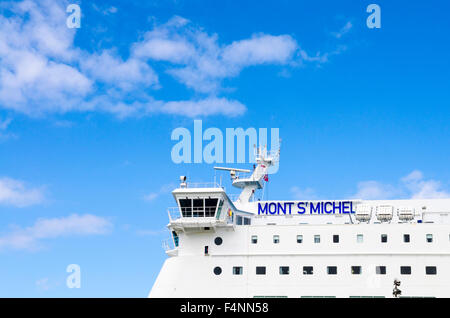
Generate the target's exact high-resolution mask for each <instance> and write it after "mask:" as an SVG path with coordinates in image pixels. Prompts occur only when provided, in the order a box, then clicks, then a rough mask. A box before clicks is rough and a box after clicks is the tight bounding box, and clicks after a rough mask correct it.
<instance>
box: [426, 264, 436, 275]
mask: <svg viewBox="0 0 450 318" xmlns="http://www.w3.org/2000/svg"><path fill="white" fill-rule="evenodd" d="M425 273H426V274H427V275H436V274H437V269H436V266H427V267H425Z"/></svg>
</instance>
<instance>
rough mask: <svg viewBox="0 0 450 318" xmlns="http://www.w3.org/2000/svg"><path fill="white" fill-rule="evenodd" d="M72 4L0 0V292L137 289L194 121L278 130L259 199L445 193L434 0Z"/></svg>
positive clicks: (151, 273)
mask: <svg viewBox="0 0 450 318" xmlns="http://www.w3.org/2000/svg"><path fill="white" fill-rule="evenodd" d="M73 3H77V4H79V5H80V7H81V10H82V18H81V28H80V29H68V28H67V26H66V18H67V16H68V14H67V13H66V12H65V11H66V10H65V8H66V6H67V5H68V4H69V3H68V2H65V1H56V0H55V1H11V2H8V1H6V2H1V5H0V259H1V261H0V296H1V297H6V296H17V297H23V296H24V297H54V296H57V297H93V296H99V297H145V296H146V295H147V294H148V292H149V290H150V288H151V286H152V284H153V282H154V280H155V279H156V276H157V274H158V272H159V269H160V267H161V266H162V263H163V261H164V259H165V254H164V251H163V249H162V248H161V241H162V240H163V239H165V238H166V237H168V233H167V232H165V225H166V224H167V214H166V208H167V207H170V206H173V205H174V201H173V199H172V197H171V195H170V189H171V188H172V187H174V186H175V185H177V182H178V177H179V175H184V174H186V175H188V176H189V178H190V180H192V181H199V182H200V181H212V178H213V176H214V172H213V170H212V166H213V165H208V164H175V163H173V162H172V161H171V156H170V153H171V149H172V147H173V145H174V144H175V142H174V141H171V139H170V136H171V133H172V131H173V129H175V128H177V127H186V128H188V129H189V130H191V131H192V130H193V120H194V119H201V120H202V121H203V126H204V129H206V128H209V127H217V128H219V129H221V130H222V131H223V132H224V131H225V129H226V128H237V127H243V128H248V127H255V128H279V130H280V136H281V138H282V146H281V147H282V148H281V162H280V170H279V171H278V173H277V174H275V175H273V176H271V177H270V181H269V183H268V185H267V187H268V194H269V199H297V198H302V199H322V198H330V199H333V198H348V197H360V198H367V199H377V198H387V199H389V198H440V197H449V196H450V195H449V192H450V171H449V162H450V138H449V137H450V128H449V119H450V110H449V109H450V79H449V76H448V74H450V63H449V60H450V59H449V52H450V42H449V41H448V34H449V32H450V21H449V20H448V17H447V12H448V11H449V10H450V7H449V5H448V4H447V3H444V2H438V1H429V2H427V3H424V2H414V3H411V2H410V1H395V2H394V1H376V2H375V3H377V4H378V5H379V6H380V7H381V28H380V29H369V28H367V26H366V19H367V17H368V15H369V14H368V13H367V12H366V7H367V5H369V4H370V3H371V2H367V1H360V2H358V3H357V2H355V1H321V2H317V1H316V2H312V1H296V3H295V4H293V3H292V1H290V2H288V1H246V2H245V3H238V2H235V1H220V2H219V1H182V0H177V1H77V2H76V1H73ZM236 166H240V167H249V165H236ZM224 180H226V182H225V183H226V186H227V188H229V183H228V177H227V175H224ZM69 264H78V265H80V267H81V288H80V289H69V288H67V287H66V284H65V281H66V277H67V276H68V274H67V273H66V267H67V266H68V265H69Z"/></svg>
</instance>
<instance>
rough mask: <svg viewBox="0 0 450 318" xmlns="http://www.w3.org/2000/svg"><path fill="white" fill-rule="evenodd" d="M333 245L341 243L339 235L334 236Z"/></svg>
mask: <svg viewBox="0 0 450 318" xmlns="http://www.w3.org/2000/svg"><path fill="white" fill-rule="evenodd" d="M333 243H339V235H337V234H335V235H333Z"/></svg>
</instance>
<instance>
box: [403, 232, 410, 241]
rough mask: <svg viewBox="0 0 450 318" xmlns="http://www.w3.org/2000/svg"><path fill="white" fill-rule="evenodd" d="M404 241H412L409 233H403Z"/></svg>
mask: <svg viewBox="0 0 450 318" xmlns="http://www.w3.org/2000/svg"><path fill="white" fill-rule="evenodd" d="M403 242H405V243H409V242H410V237H409V234H403Z"/></svg>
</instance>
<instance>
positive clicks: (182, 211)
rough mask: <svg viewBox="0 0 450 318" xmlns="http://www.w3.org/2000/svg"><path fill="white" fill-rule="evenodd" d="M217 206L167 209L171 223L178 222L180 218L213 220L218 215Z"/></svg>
mask: <svg viewBox="0 0 450 318" xmlns="http://www.w3.org/2000/svg"><path fill="white" fill-rule="evenodd" d="M216 208H217V206H205V207H193V208H180V207H171V208H168V209H167V213H168V215H169V219H170V221H174V220H178V219H180V218H182V217H183V218H205V217H209V218H213V217H214V216H215V213H216Z"/></svg>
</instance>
